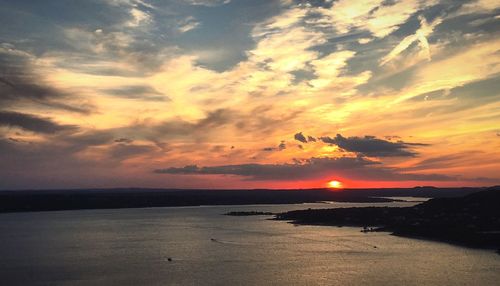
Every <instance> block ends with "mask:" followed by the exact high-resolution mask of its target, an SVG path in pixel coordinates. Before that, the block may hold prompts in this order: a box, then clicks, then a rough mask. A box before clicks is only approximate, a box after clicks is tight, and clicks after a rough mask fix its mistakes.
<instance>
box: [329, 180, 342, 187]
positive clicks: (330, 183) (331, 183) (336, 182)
mask: <svg viewBox="0 0 500 286" xmlns="http://www.w3.org/2000/svg"><path fill="white" fill-rule="evenodd" d="M327 185H328V187H329V188H332V189H342V183H341V182H339V181H335V180H334V181H330V182H328V183H327Z"/></svg>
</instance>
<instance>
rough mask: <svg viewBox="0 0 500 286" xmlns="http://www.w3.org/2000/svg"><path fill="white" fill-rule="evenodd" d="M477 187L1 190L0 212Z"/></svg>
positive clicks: (349, 197)
mask: <svg viewBox="0 0 500 286" xmlns="http://www.w3.org/2000/svg"><path fill="white" fill-rule="evenodd" d="M481 190H483V189H482V188H433V187H426V188H410V189H346V190H343V191H332V190H329V189H311V190H171V189H138V188H128V189H95V190H31V191H0V212H22V211H56V210H76V209H104V208H142V207H170V206H199V205H245V204H294V203H312V202H320V201H336V202H371V203H373V202H391V201H393V200H392V199H388V198H383V197H393V196H406V197H407V196H416V197H453V196H461V195H463V194H469V193H473V192H477V191H481Z"/></svg>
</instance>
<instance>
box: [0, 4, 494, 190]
mask: <svg viewBox="0 0 500 286" xmlns="http://www.w3.org/2000/svg"><path fill="white" fill-rule="evenodd" d="M499 35H500V1H498V0H479V1H458V0H457V1H456V0H429V1H419V0H399V1H398V0H354V1H353V0H337V1H332V0H324V1H319V0H318V1H292V0H289V1H287V0H282V1H271V0H232V1H231V0H169V1H159V0H156V1H148V0H88V1H87V0H86V1H83V0H81V1H77V0H74V1H69V0H50V1H34V0H32V1H27V0H12V1H8V0H0V189H33V188H34V189H48V188H92V187H164V188H310V187H326V186H327V183H328V182H329V181H332V180H336V181H339V182H341V183H342V184H343V185H344V186H345V187H352V188H355V187H394V186H396V187H398V186H399V187H412V186H416V185H434V186H488V185H495V184H500V37H499Z"/></svg>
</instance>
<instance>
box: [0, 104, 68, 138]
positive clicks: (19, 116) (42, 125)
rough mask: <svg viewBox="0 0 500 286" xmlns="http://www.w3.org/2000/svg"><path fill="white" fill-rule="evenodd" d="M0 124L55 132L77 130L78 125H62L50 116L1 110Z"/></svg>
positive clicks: (47, 132) (43, 131) (33, 130)
mask: <svg viewBox="0 0 500 286" xmlns="http://www.w3.org/2000/svg"><path fill="white" fill-rule="evenodd" d="M0 125H3V126H9V127H18V128H22V129H24V130H27V131H32V132H37V133H45V134H53V133H56V132H61V131H68V130H76V129H77V128H78V126H76V125H61V124H58V123H56V122H54V121H52V120H51V119H50V118H43V117H39V116H35V115H31V114H26V113H19V112H13V111H1V110H0Z"/></svg>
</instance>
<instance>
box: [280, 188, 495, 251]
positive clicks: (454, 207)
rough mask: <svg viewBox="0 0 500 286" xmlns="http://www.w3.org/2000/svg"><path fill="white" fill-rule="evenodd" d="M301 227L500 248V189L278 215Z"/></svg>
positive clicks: (281, 218)
mask: <svg viewBox="0 0 500 286" xmlns="http://www.w3.org/2000/svg"><path fill="white" fill-rule="evenodd" d="M276 219H278V220H291V221H293V222H294V223H297V224H322V225H335V226H343V225H345V226H360V227H365V230H375V231H390V232H393V233H394V234H396V235H401V236H410V237H422V238H428V239H436V240H442V241H447V242H452V243H457V244H463V245H467V246H472V247H484V248H496V249H500V188H499V187H493V188H490V189H488V190H486V191H480V192H477V193H473V194H469V195H466V196H464V197H459V198H435V199H431V200H429V201H427V202H424V203H421V204H419V205H416V206H414V207H407V208H389V207H384V208H378V207H366V208H343V209H322V210H302V211H291V212H286V213H282V214H278V215H277V216H276Z"/></svg>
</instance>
